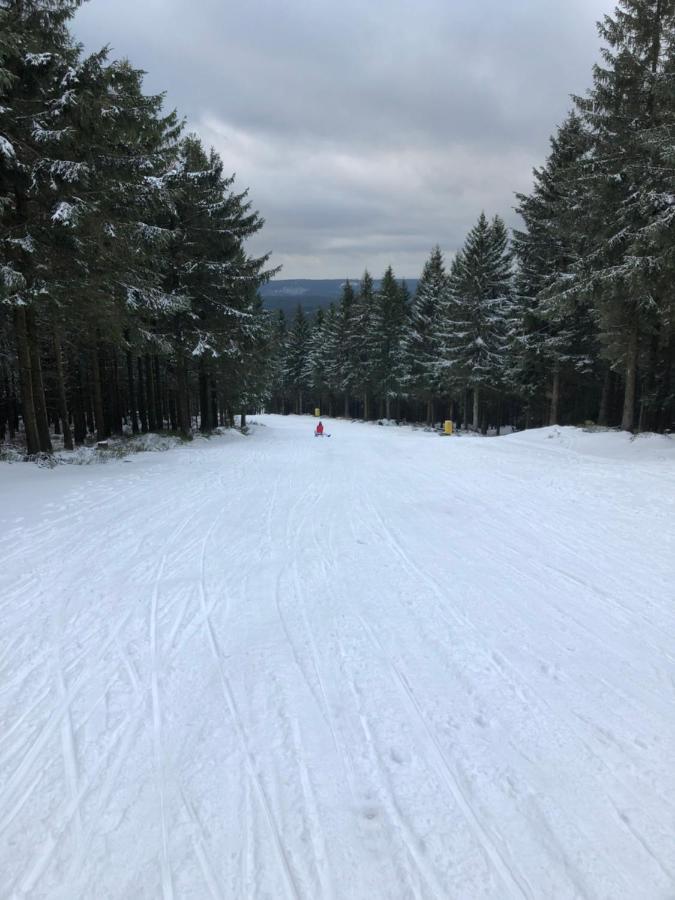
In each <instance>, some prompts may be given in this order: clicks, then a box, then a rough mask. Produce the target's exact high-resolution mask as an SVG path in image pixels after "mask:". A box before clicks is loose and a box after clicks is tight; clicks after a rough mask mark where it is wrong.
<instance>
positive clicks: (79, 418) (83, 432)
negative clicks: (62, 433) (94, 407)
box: [73, 365, 87, 445]
mask: <svg viewBox="0 0 675 900" xmlns="http://www.w3.org/2000/svg"><path fill="white" fill-rule="evenodd" d="M82 394H83V392H82V366H81V365H78V367H77V383H76V385H75V390H74V391H73V421H74V423H75V443H76V444H77V445H79V444H84V442H85V440H86V437H87V420H86V418H85V415H84V399H83V395H82Z"/></svg>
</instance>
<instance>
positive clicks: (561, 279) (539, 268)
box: [508, 113, 597, 425]
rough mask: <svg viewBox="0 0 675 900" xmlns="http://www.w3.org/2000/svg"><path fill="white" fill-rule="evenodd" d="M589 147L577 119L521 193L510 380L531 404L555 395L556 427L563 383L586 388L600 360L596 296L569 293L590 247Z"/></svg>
mask: <svg viewBox="0 0 675 900" xmlns="http://www.w3.org/2000/svg"><path fill="white" fill-rule="evenodd" d="M589 146H590V141H589V136H588V134H587V132H586V130H585V129H584V127H583V125H582V122H581V120H580V118H579V116H578V115H576V114H575V113H572V114H570V115H569V116H568V117H567V119H566V120H565V121H564V122H563V124H562V125H561V126H560V128H559V129H558V131H557V132H556V134H555V135H554V136H553V137H552V138H551V152H550V154H549V157H548V159H547V160H546V163H545V165H544V166H543V167H542V168H540V169H535V170H534V173H533V175H534V186H533V189H532V192H531V193H530V194H517V195H516V196H517V199H518V206H517V208H516V209H517V212H518V213H519V214H520V216H521V218H522V219H523V222H524V223H525V228H524V229H523V230H516V231H514V234H513V248H514V252H515V255H516V258H517V261H518V267H517V273H516V291H515V294H516V296H515V302H514V306H515V312H516V316H517V322H516V327H515V329H514V332H513V335H512V340H511V344H510V354H509V357H510V358H509V361H508V369H509V378H510V380H511V382H512V383H513V384H514V386H515V387H516V389H517V390H518V393H519V394H521V395H522V396H524V397H526V398H527V402H528V403H529V402H531V400H532V399H533V398H537V397H540V396H546V395H547V394H548V396H549V397H550V404H549V409H548V416H547V419H546V422H547V424H551V425H554V424H557V423H558V421H559V417H560V396H561V381H563V380H566V381H572V383H575V384H578V383H579V382H578V379H579V376H580V375H583V374H585V373H588V372H589V371H591V370H592V368H593V364H594V360H595V358H596V356H597V346H596V327H595V323H594V321H593V318H592V313H591V309H590V307H589V302H588V301H589V299H590V298H584V297H581V296H576V295H569V294H568V292H567V284H568V280H569V277H570V272H571V270H572V268H573V266H574V265H575V264H576V263H577V262H578V259H579V256H580V254H581V253H582V252H583V248H584V242H585V241H587V238H586V237H585V235H584V234H583V233H582V232H580V231H579V227H578V220H577V216H576V213H575V210H576V208H577V206H578V203H577V198H576V197H575V193H576V191H577V190H578V181H577V175H578V166H579V163H580V161H582V160H584V159H585V157H586V155H587V153H588V150H589Z"/></svg>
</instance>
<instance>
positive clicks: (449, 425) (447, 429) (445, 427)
mask: <svg viewBox="0 0 675 900" xmlns="http://www.w3.org/2000/svg"><path fill="white" fill-rule="evenodd" d="M443 431H444V432H445V434H452V422H451V421H450V419H448V420H446V421H445V422H444V423H443Z"/></svg>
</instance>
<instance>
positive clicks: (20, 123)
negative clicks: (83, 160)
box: [0, 0, 82, 454]
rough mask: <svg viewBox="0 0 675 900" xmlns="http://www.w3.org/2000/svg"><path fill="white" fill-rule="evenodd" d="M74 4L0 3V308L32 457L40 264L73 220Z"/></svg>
mask: <svg viewBox="0 0 675 900" xmlns="http://www.w3.org/2000/svg"><path fill="white" fill-rule="evenodd" d="M80 5H81V3H80V2H78V0H71V2H68V0H63V2H59V3H54V2H51V0H3V2H2V4H0V36H1V37H0V224H1V226H2V228H1V232H0V300H2V302H3V303H4V304H8V305H9V306H10V307H11V310H12V319H13V325H14V333H15V340H16V354H17V362H18V370H19V380H20V385H21V408H22V418H23V423H24V429H25V436H26V446H27V450H28V453H29V454H33V453H37V452H39V451H43V452H50V451H51V439H50V433H49V422H48V418H47V407H46V402H45V392H44V386H43V374H42V363H41V354H40V341H39V334H38V327H37V316H38V314H39V312H40V307H41V306H42V304H43V300H44V298H45V297H46V296H48V291H49V287H48V283H47V279H46V271H45V268H46V267H45V257H49V250H50V249H51V248H52V247H53V235H54V230H55V226H56V225H58V224H59V223H60V222H63V221H66V220H72V218H73V217H74V215H75V214H76V207H75V205H74V204H73V203H70V202H68V200H67V199H66V196H67V195H68V193H69V191H68V186H69V185H70V184H71V183H73V182H76V181H79V179H80V177H81V175H82V168H81V167H78V166H77V165H74V164H73V163H72V161H71V158H70V154H69V148H70V146H71V142H72V137H73V134H72V130H71V129H70V127H69V124H68V122H67V114H68V108H69V106H70V105H71V103H72V102H73V85H74V75H75V72H76V70H77V66H78V61H79V56H80V51H79V48H78V47H77V46H76V44H75V43H74V42H73V40H72V38H71V36H70V33H69V31H68V23H69V21H70V19H71V18H72V17H73V15H74V13H75V11H76V10H77V8H78V7H79V6H80Z"/></svg>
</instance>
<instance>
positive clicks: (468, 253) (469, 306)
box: [442, 213, 513, 430]
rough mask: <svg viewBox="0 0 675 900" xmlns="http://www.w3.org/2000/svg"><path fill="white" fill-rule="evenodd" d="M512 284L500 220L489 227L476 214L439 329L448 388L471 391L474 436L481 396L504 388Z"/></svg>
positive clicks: (454, 271) (457, 259)
mask: <svg viewBox="0 0 675 900" xmlns="http://www.w3.org/2000/svg"><path fill="white" fill-rule="evenodd" d="M512 278H513V276H512V261H511V251H510V248H509V239H508V233H507V231H506V227H505V225H504V222H503V221H502V220H501V219H500V218H499V216H495V218H494V219H493V220H492V222H488V219H487V217H486V216H485V213H481V215H480V217H479V219H478V222H477V223H476V225H474V227H473V228H472V229H471V231H470V232H469V234H468V236H467V239H466V242H465V244H464V246H463V248H462V250H461V251H460V252H459V253H458V254H457V255H456V256H455V259H454V260H453V264H452V267H451V271H450V277H449V292H448V302H447V304H446V305H445V306H444V308H443V324H442V337H443V351H444V352H443V365H444V368H445V372H446V373H447V377H448V379H449V380H450V382H451V383H454V384H455V385H457V384H459V383H462V384H464V385H466V386H467V387H469V388H470V389H471V390H472V391H473V416H472V425H473V428H474V429H476V430H477V429H478V428H479V425H480V401H481V391H482V390H484V389H486V388H491V389H492V390H497V389H499V388H500V387H501V386H502V384H503V378H504V373H505V367H506V363H507V353H508V346H509V338H510V328H511V324H512V319H513V305H512V290H513V284H512ZM500 424H501V423H500Z"/></svg>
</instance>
